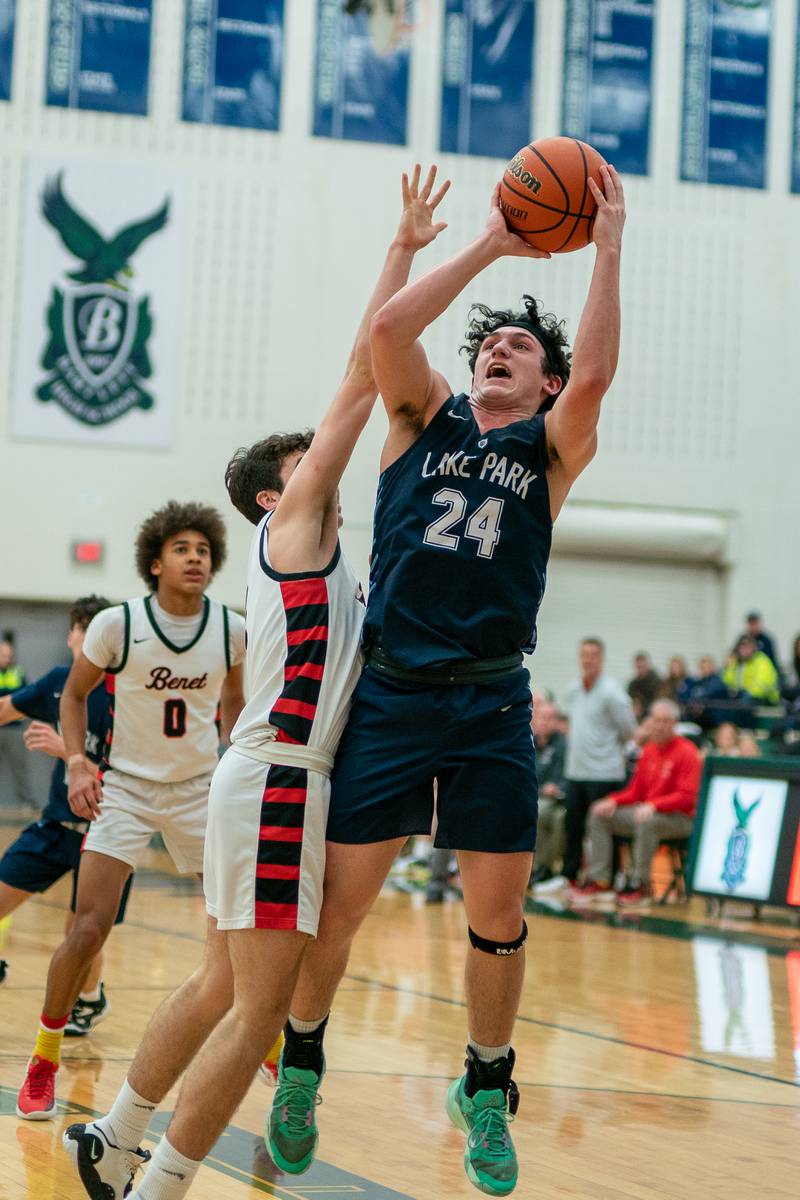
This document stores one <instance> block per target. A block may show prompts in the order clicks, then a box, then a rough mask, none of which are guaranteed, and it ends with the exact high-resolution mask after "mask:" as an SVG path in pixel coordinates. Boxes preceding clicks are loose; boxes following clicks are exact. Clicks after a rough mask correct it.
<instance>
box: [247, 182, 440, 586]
mask: <svg viewBox="0 0 800 1200" xmlns="http://www.w3.org/2000/svg"><path fill="white" fill-rule="evenodd" d="M435 182H436V168H435V167H431V169H430V171H429V172H428V176H427V179H426V180H425V183H424V184H423V186H422V187H421V188H420V169H419V167H418V166H417V167H416V168H415V170H414V174H413V176H412V178H411V180H410V181H409V179H408V177H407V176H406V175H404V176H403V213H402V216H401V218H400V225H399V227H398V230H397V233H396V234H395V237H394V239H393V240H392V243H391V245H390V246H389V250H388V253H387V255H386V261H385V262H384V265H383V270H382V271H381V274H380V278H379V279H378V283H377V285H376V287H375V291H374V292H373V293H372V296H371V298H370V301H369V303H368V305H367V308H366V311H365V313H364V316H363V318H362V321H361V324H360V326H359V331H358V334H357V336H356V341H355V345H354V346H353V350H352V352H351V354H350V359H349V362H348V365H347V373H346V374H345V377H344V380H343V381H342V383H341V385H340V386H339V390H338V391H337V393H336V395H335V397H334V399H333V401H332V403H331V405H330V407H329V409H328V411H327V412H326V413H325V416H324V417H323V418H322V421H321V422H320V424H319V427H318V428H317V431H316V433H315V434H314V439H313V441H312V443H311V446H310V447H309V449H308V451H307V452H306V454H305V455H304V456H303V460H302V462H301V463H300V465H299V466H298V467H297V469H296V471H295V472H294V474H293V475H292V477H291V479H290V480H289V482H288V483H287V485H286V489H285V491H284V492H283V495H282V496H281V498H280V502H279V504H278V506H277V508H276V511H275V516H274V517H273V518H272V520H271V521H270V552H271V553H275V552H278V553H280V555H281V560H282V566H281V567H280V568H279V569H281V570H293V569H301V570H302V569H309V568H308V566H306V565H304V566H302V567H293V566H290V565H287V564H286V557H285V555H286V553H291V555H292V556H293V557H294V556H295V554H296V555H297V556H298V557H300V558H302V559H303V562H304V564H305V563H306V560H307V558H308V554H309V553H310V552H314V551H316V552H319V551H320V542H321V538H322V534H323V521H324V517H325V514H326V512H327V511H328V510H329V509H330V508H331V506H332V505H333V504H334V503H335V500H336V492H337V490H338V487H339V482H340V480H341V477H342V474H343V473H344V469H345V467H346V466H347V463H348V462H349V460H350V455H351V454H352V452H353V449H354V447H355V444H356V442H357V441H358V438H359V435H360V434H361V432H362V430H363V429H364V426H365V425H366V423H367V421H368V419H369V416H370V413H371V412H372V409H373V407H374V405H375V400H376V399H377V395H378V389H377V385H376V382H375V378H374V375H373V371H372V357H371V351H370V341H369V329H370V322H371V321H372V317H373V315H374V314H375V313H376V312H377V311H378V309H379V308H381V306H382V305H383V304H385V303H386V301H387V300H388V299H389V298H390V297H391V296H393V295H394V293H395V292H397V291H398V289H399V288H401V287H403V285H404V284H405V283H406V281H407V280H408V275H409V272H410V270H411V264H412V262H413V260H414V255H415V254H416V252H417V251H418V250H420V249H421V248H422V247H423V246H427V245H428V243H429V242H432V241H433V240H434V238H436V237H437V236H438V234H439V233H441V231H442V230H443V229H444V228H446V226H445V225H444V224H443V223H439V224H435V223H434V221H433V216H434V212H435V209H436V207H437V206H438V204H439V203H440V201H441V200H442V198H443V197H444V195H445V193H446V192H447V189H448V188H449V186H450V184H449V181H448V182H446V183H444V184H443V185H442V186H441V187H440V188H439V190H438V191H437V192H436V193H435V194H434V193H433V188H434V185H435ZM284 531H285V532H286V534H287V536H284ZM283 543H286V545H282V544H283ZM279 545H280V550H279V549H278V547H279ZM289 547H291V549H289Z"/></svg>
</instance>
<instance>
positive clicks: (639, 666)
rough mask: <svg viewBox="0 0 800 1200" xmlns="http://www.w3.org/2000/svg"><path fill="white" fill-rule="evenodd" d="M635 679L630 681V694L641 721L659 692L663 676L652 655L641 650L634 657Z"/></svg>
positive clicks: (635, 714)
mask: <svg viewBox="0 0 800 1200" xmlns="http://www.w3.org/2000/svg"><path fill="white" fill-rule="evenodd" d="M633 671H634V675H633V679H631V680H630V682H629V683H628V695H629V696H630V698H631V704H632V705H633V715H634V716H635V717H636V720H637V721H641V719H642V717H643V716H644V714H645V713H646V712H647V710H648V709H649V707H650V705H651V704H652V703H653V701H654V700H655V698H656V695H657V694H658V685H659V684H660V683H661V676H660V675H659V674H658V672H657V671H656V670H655V669H654V667H653V664H652V662H651V661H650V655H649V654H645V652H644V650H640V651H639V653H638V654H636V655H634V659H633Z"/></svg>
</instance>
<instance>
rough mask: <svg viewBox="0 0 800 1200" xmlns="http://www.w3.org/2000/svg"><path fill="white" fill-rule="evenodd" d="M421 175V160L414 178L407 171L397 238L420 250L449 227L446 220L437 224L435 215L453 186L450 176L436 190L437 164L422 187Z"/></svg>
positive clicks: (410, 248)
mask: <svg viewBox="0 0 800 1200" xmlns="http://www.w3.org/2000/svg"><path fill="white" fill-rule="evenodd" d="M421 175H422V168H421V167H420V165H419V163H417V164H416V166H415V167H414V173H413V174H412V176H411V179H410V180H409V178H408V175H406V174H404V175H403V215H402V216H401V218H400V227H399V229H398V231H397V241H398V242H399V243H400V244H401V245H403V246H407V247H408V249H409V250H420V249H421V248H422V247H423V246H427V245H429V243H430V242H432V241H433V240H434V238H436V237H438V236H439V234H440V233H441V232H442V230H443V229H446V228H447V222H446V221H439V222H438V223H437V224H435V223H434V220H433V215H434V213H435V211H436V209H437V208H438V206H439V205H440V204H441V202H442V200H443V199H444V197H445V195H446V194H447V192H448V190H449V188H450V180H449V179H446V180H445V181H444V183H443V184H442V186H441V187H440V188H439V189H438V191H436V192H434V190H433V189H434V187H435V185H436V167H435V166H433V167H431V168H430V170H429V171H428V174H427V177H426V179H425V182H424V184H423V185H422V187H420V177H421Z"/></svg>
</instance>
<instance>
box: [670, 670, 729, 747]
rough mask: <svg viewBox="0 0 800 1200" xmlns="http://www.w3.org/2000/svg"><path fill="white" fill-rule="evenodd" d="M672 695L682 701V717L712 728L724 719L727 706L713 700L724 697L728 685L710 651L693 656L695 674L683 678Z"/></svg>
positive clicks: (724, 698) (726, 697)
mask: <svg viewBox="0 0 800 1200" xmlns="http://www.w3.org/2000/svg"><path fill="white" fill-rule="evenodd" d="M676 699H677V701H678V703H679V704H682V705H683V716H684V718H685V720H687V721H694V722H695V723H696V724H697V725H699V726H700V728H701V729H713V728H714V727H715V726H716V725H719V724H721V723H722V722H723V721H725V720H726V719H727V717H728V715H729V712H730V710H729V708H726V706H725V705H724V704H722V705H721V704H718V703H717V704H715V703H713V702H714V701H724V700H727V699H728V689H727V688H726V686H725V684H724V683H723V682H722V677H721V676H720V673H719V671H718V670H717V664H716V663H715V661H714V659H713V658H712V657H711V655H710V654H704V655H702V657H701V658H699V659H698V660H697V674H696V675H688V676H687V677H686V679H684V681H683V683H682V684H681V686H680V688H679V689H678V695H677V697H676Z"/></svg>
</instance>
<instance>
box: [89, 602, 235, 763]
mask: <svg viewBox="0 0 800 1200" xmlns="http://www.w3.org/2000/svg"><path fill="white" fill-rule="evenodd" d="M203 605H204V608H203V617H202V620H201V622H200V628H199V630H198V632H197V634H196V636H195V637H194V639H193V640H192V641H191V642H189V643H188V645H186V646H176V645H174V644H173V643H172V642H171V641H170V640H169V639H168V638H167V637H166V636H165V634H164V633H163V632H162V631H161V629H159V627H158V624H157V622H156V617H155V614H154V613H153V608H152V605H151V603H150V599H149V597H144V598H138V599H136V600H128V601H127V602H126V603H125V604H124V605H123V609H124V611H125V650H124V653H123V658H122V662H121V663H120V665H119V666H118V667H115V668H110V669H109V670H108V671H107V673H106V686H107V688H108V691H109V694H110V696H109V698H110V704H111V720H112V723H111V732H110V734H109V738H110V741H109V743H108V745H107V748H106V754H105V760H104V763H103V767H104V768H105V769H107V768H109V767H110V768H111V769H112V770H117V771H125V772H126V773H127V774H129V775H137V776H139V778H141V779H152V780H155V781H156V782H159V783H176V782H179V781H180V780H183V779H192V778H194V776H196V775H205V774H207V773H208V772H209V771H213V770H214V767H215V766H216V765H217V759H218V750H219V731H218V727H217V717H218V712H219V697H220V692H221V690H222V684H223V681H224V679H225V676H226V675H227V674H228V671H229V670H230V662H231V650H230V643H229V630H228V610H227V609H226V608H225V606H224V605H223V604H218V603H217V602H216V601H215V600H209V599H208V597H207V596H206V597H204V598H203Z"/></svg>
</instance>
